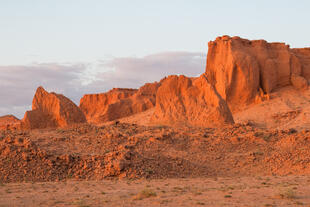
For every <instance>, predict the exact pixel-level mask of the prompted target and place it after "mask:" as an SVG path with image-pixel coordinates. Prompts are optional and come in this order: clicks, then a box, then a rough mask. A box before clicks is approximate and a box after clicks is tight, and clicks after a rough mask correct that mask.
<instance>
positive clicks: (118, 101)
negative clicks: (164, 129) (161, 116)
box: [80, 82, 160, 124]
mask: <svg viewBox="0 0 310 207" xmlns="http://www.w3.org/2000/svg"><path fill="white" fill-rule="evenodd" d="M159 86H160V83H157V82H155V83H147V84H145V85H144V86H142V87H141V88H140V89H138V90H137V89H122V88H114V89H112V90H110V91H108V92H107V93H100V94H87V95H84V96H83V97H82V99H81V101H80V108H81V110H82V111H83V113H84V114H85V116H86V118H87V120H88V122H90V123H95V124H98V123H103V122H106V121H112V120H115V119H119V118H122V117H126V116H130V115H133V114H136V113H140V112H143V111H145V110H147V109H150V108H152V107H154V106H155V100H156V92H157V89H158V87H159Z"/></svg>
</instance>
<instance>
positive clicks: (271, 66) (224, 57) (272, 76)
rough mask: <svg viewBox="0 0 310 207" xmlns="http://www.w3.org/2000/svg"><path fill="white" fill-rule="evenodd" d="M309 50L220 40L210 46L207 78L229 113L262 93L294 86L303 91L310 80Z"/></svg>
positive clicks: (234, 38)
mask: <svg viewBox="0 0 310 207" xmlns="http://www.w3.org/2000/svg"><path fill="white" fill-rule="evenodd" d="M309 59H310V52H309V50H308V49H290V48H289V46H288V45H286V44H285V43H267V42H266V41H265V40H253V41H250V40H247V39H241V38H240V37H232V38H231V37H229V36H223V37H218V38H216V40H215V41H210V42H209V51H208V56H207V66H206V74H207V76H208V78H209V80H210V82H211V84H212V85H214V87H215V88H216V90H217V91H218V92H219V94H220V95H221V96H222V97H223V99H224V100H226V101H227V102H228V105H229V106H230V108H231V110H232V111H236V110H238V109H239V108H240V107H241V106H243V105H248V104H250V103H253V102H255V100H256V101H257V99H259V98H260V97H261V96H262V91H263V92H264V93H267V94H268V93H270V92H272V91H273V90H274V89H277V88H280V87H284V86H287V85H293V86H295V87H296V88H298V89H305V88H307V86H308V79H309V78H310V77H309V76H310V75H309V74H310V67H309Z"/></svg>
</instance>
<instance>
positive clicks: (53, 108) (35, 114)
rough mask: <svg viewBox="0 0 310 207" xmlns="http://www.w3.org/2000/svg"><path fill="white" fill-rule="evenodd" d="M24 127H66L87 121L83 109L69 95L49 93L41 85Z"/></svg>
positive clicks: (25, 118)
mask: <svg viewBox="0 0 310 207" xmlns="http://www.w3.org/2000/svg"><path fill="white" fill-rule="evenodd" d="M22 122H23V127H25V128H29V129H35V128H46V127H66V126H69V125H71V124H75V123H83V122H86V118H85V116H84V114H83V113H82V111H81V110H80V109H79V108H78V107H77V106H76V105H75V104H74V103H73V102H72V101H71V100H70V99H68V98H67V97H65V96H63V95H61V94H56V93H53V92H52V93H48V92H47V91H45V90H44V88H43V87H39V88H38V89H37V91H36V94H35V96H34V98H33V101H32V110H31V111H27V112H26V113H25V115H24V118H23V120H22Z"/></svg>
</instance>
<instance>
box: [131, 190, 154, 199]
mask: <svg viewBox="0 0 310 207" xmlns="http://www.w3.org/2000/svg"><path fill="white" fill-rule="evenodd" d="M156 196H157V194H156V192H155V191H153V190H152V189H144V190H142V191H141V192H139V193H138V194H137V195H136V196H134V197H133V199H134V200H142V199H144V198H150V197H156Z"/></svg>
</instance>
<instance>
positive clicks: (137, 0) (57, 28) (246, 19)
mask: <svg viewBox="0 0 310 207" xmlns="http://www.w3.org/2000/svg"><path fill="white" fill-rule="evenodd" d="M309 9H310V1H307V0H299V1H291V0H281V1H280V0H273V1H270V0H268V1H267V0H260V1H248V0H247V1H246V0H235V1H232V0H221V1H215V0H213V1H209V0H147V1H146V0H130V1H129V0H113V1H111V0H0V116H1V115H5V114H14V115H16V116H17V117H18V118H22V117H23V114H24V112H25V111H26V110H30V109H31V101H32V98H33V95H34V93H35V90H36V88H37V87H38V86H40V85H42V86H43V87H44V88H45V89H47V90H49V91H55V92H57V93H63V94H64V95H65V96H67V97H69V98H70V99H72V100H73V101H74V102H75V103H76V104H78V103H79V99H80V98H81V97H82V95H83V94H85V93H99V92H106V91H107V90H109V89H111V88H113V87H132V88H137V87H139V86H141V85H143V84H144V83H145V82H153V81H159V80H160V79H161V78H163V77H164V76H167V75H169V74H184V75H188V76H197V75H199V74H201V73H202V72H203V71H204V69H205V62H206V60H205V59H206V57H205V56H206V53H207V50H208V48H207V43H208V41H210V40H214V39H215V38H216V37H217V36H222V35H230V36H240V37H242V38H247V39H265V40H267V41H269V42H286V43H287V44H289V45H290V46H291V47H309V46H310V42H309V37H310V27H309V23H308V22H309V19H310V12H309Z"/></svg>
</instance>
